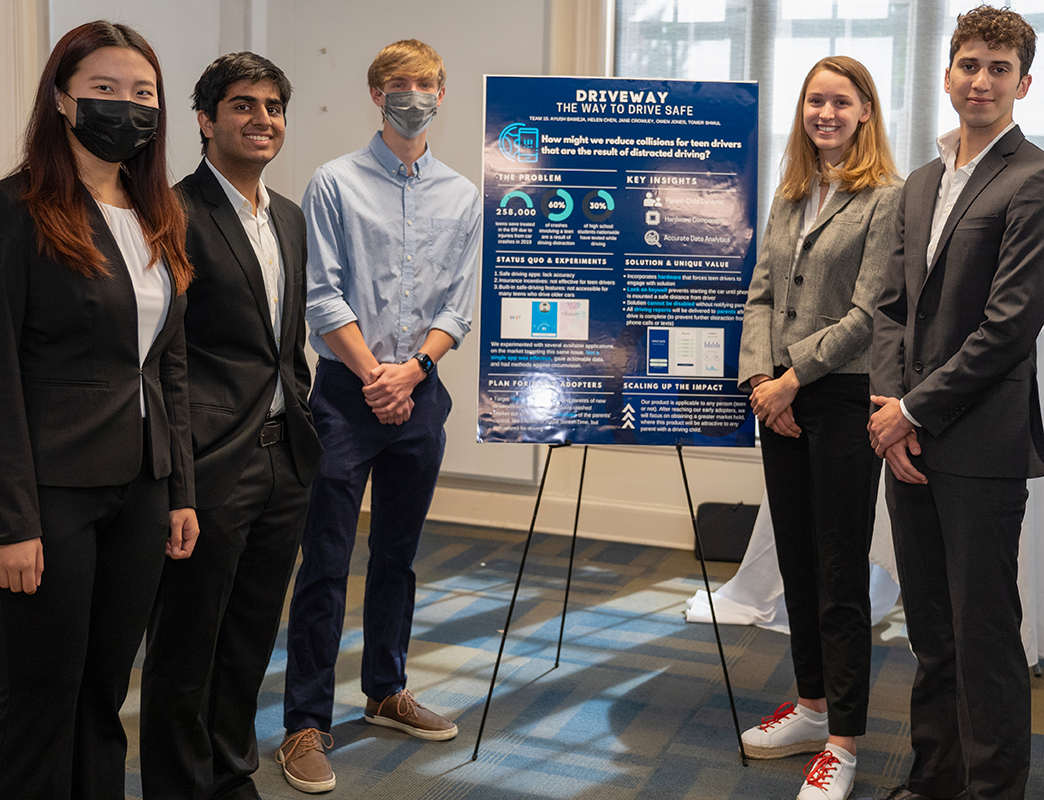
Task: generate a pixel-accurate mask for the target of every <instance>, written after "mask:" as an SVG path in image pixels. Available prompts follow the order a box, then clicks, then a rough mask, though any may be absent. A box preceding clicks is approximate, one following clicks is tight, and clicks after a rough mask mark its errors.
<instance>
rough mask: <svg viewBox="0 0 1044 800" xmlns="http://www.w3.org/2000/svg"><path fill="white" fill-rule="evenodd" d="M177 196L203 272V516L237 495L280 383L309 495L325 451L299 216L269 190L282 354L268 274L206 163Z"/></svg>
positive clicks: (197, 361) (191, 344)
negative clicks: (310, 358)
mask: <svg viewBox="0 0 1044 800" xmlns="http://www.w3.org/2000/svg"><path fill="white" fill-rule="evenodd" d="M176 189H177V190H178V191H179V192H180V193H181V197H182V199H183V202H184V204H185V209H186V211H187V213H188V240H187V250H188V254H189V258H190V259H191V261H192V264H193V266H194V268H195V271H196V277H195V280H193V282H192V285H191V286H190V287H189V291H188V298H189V302H188V311H187V312H186V314H185V336H186V340H187V345H188V366H189V396H190V409H191V413H192V441H193V449H194V451H195V467H196V486H197V487H198V489H197V493H196V495H197V501H198V507H199V508H203V509H206V508H214V507H215V506H218V505H220V504H221V503H223V502H224V501H225V500H226V499H227V498H228V496H229V495H230V494H231V492H232V488H233V487H234V486H235V485H236V482H237V481H238V480H239V476H240V475H241V474H242V472H243V468H244V467H245V466H246V463H247V458H248V457H249V455H250V452H251V450H252V448H254V447H256V446H257V443H258V438H259V437H260V435H261V428H262V426H263V425H264V423H265V418H266V417H267V415H268V411H269V408H270V406H271V403H272V394H273V393H274V392H275V386H276V381H277V380H281V381H282V383H283V396H284V397H285V398H286V424H287V434H288V437H289V441H290V450H291V453H292V454H293V459H294V465H295V467H296V470H297V477H298V479H299V480H300V481H301V483H302V485H304V486H308V485H310V484H311V482H312V478H313V477H314V476H315V472H316V469H317V468H318V466H319V456H320V455H321V453H322V447H321V446H320V445H319V439H318V437H317V436H316V434H315V429H314V428H313V427H312V416H311V413H310V412H309V410H308V403H307V400H308V389H309V386H310V384H311V373H310V371H309V369H308V362H307V361H306V360H305V354H304V345H305V322H304V307H305V297H304V267H305V253H306V243H305V242H306V240H305V224H304V216H303V215H302V214H301V209H300V208H298V207H297V205H296V204H295V203H293V202H291V201H290V200H287V199H286V198H285V197H283V196H281V195H278V194H276V193H275V192H272V191H271V190H269V197H270V199H271V205H270V206H269V211H270V214H271V219H272V222H273V224H274V226H275V231H276V238H277V239H278V240H279V249H280V251H281V253H282V256H283V269H284V271H285V276H286V285H285V287H284V290H283V305H282V330H281V331H280V332H279V335H280V337H281V342H282V344H281V347H280V348H279V349H278V350H277V349H276V338H275V336H276V335H275V332H274V331H273V330H272V322H271V316H270V314H269V311H268V302H267V298H266V292H265V284H264V279H263V277H262V275H261V265H260V264H258V261H257V257H256V256H255V254H254V249H253V247H251V245H250V240H249V239H248V238H247V235H246V232H245V231H244V230H243V223H242V222H240V220H239V217H238V216H237V214H236V210H235V209H234V208H233V207H232V204H231V203H230V202H229V201H228V197H227V196H226V194H225V191H224V189H222V188H221V184H220V183H218V181H217V178H215V177H214V174H213V173H212V172H211V171H210V168H209V167H208V166H207V165H206V164H205V163H203V162H200V165H199V167H198V168H197V169H196V171H195V173H193V174H192V175H189V176H187V177H186V178H185V179H184V180H183V181H182V182H181V183H179V184H178V185H177V187H176Z"/></svg>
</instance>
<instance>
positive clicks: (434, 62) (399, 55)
mask: <svg viewBox="0 0 1044 800" xmlns="http://www.w3.org/2000/svg"><path fill="white" fill-rule="evenodd" d="M400 76H401V77H404V78H415V79H416V78H434V79H435V80H436V82H437V83H438V85H439V88H440V89H441V88H442V87H443V86H445V85H446V65H445V64H443V63H442V57H441V56H440V55H439V54H438V53H436V52H435V50H434V49H433V48H431V47H429V46H428V45H426V44H424V42H419V41H417V40H416V39H403V40H401V41H398V42H394V43H392V44H390V45H388V46H387V47H385V48H384V49H383V50H381V52H379V53H378V54H377V58H375V59H374V60H373V63H372V64H370V69H369V70H368V71H367V73H366V79H367V81H369V84H370V88H371V89H381V88H383V87H384V84H385V82H386V81H387V80H388V79H389V78H395V77H400Z"/></svg>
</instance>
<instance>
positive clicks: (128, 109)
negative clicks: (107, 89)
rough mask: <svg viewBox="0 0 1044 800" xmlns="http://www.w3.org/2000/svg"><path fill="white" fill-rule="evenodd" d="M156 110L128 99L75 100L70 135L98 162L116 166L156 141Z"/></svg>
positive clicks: (85, 98)
mask: <svg viewBox="0 0 1044 800" xmlns="http://www.w3.org/2000/svg"><path fill="white" fill-rule="evenodd" d="M157 127H159V109H158V108H153V107H152V106H143V105H141V103H132V102H131V101H130V100H100V99H97V98H88V97H84V98H80V99H78V100H76V127H75V128H73V129H72V132H73V135H74V136H76V138H77V139H79V141H80V144H82V145H83V146H84V147H85V148H87V150H88V152H90V153H93V154H94V155H96V156H97V157H98V158H100V159H101V160H102V161H108V162H109V163H110V164H118V163H120V162H121V161H126V160H127V159H128V158H133V157H134V156H136V155H137V154H138V153H139V152H140V151H141V149H142V148H143V147H144V146H145V145H147V144H148V143H149V142H151V141H152V140H153V139H155V138H156V128H157Z"/></svg>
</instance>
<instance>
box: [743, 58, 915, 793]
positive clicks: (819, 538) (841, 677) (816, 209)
mask: <svg viewBox="0 0 1044 800" xmlns="http://www.w3.org/2000/svg"><path fill="white" fill-rule="evenodd" d="M894 173H895V166H894V164H893V162H892V157H891V154H890V152H889V148H888V140H887V138H886V135H885V131H884V124H883V121H882V116H881V108H880V103H879V101H878V97H877V90H876V88H875V86H874V82H873V78H871V77H870V73H869V72H867V70H866V68H865V67H864V66H863V65H862V64H860V63H859V62H858V61H855V60H854V59H851V58H847V57H845V56H836V57H832V58H826V59H823V60H822V61H820V62H819V63H818V64H816V65H815V66H814V67H813V68H812V70H811V71H810V72H809V74H808V76H807V77H806V78H805V82H804V85H803V86H802V87H801V95H800V96H799V99H798V106H797V112H796V114H795V117H794V125H793V128H792V130H791V134H790V140H789V141H788V143H787V150H786V155H785V157H784V170H783V181H782V184H781V186H780V188H779V190H778V191H777V193H776V197H775V199H774V201H773V203H772V211H771V212H770V215H769V222H768V226H767V227H766V229H765V237H764V240H763V244H762V247H761V253H760V254H759V258H758V263H757V265H756V266H755V268H754V275H753V277H752V279H751V285H750V291H749V294H748V299H747V304H746V307H745V309H744V322H743V337H742V340H741V344H740V359H739V381H740V387H741V388H746V389H747V390H748V391H750V392H751V401H750V402H751V406H752V407H753V409H754V413H755V414H757V417H758V419H759V420H760V422H761V450H762V461H763V463H764V469H765V487H766V490H767V493H768V500H769V510H770V512H771V514H772V526H773V529H774V531H775V537H776V551H777V556H778V559H779V568H780V572H781V574H782V576H783V586H784V595H785V600H786V606H787V613H788V616H789V619H790V632H791V651H792V656H793V662H794V672H795V675H796V677H797V686H798V703H797V705H794V704H792V703H784V704H783V705H781V706H780V707H779V708H778V709H777V710H776V712H775V713H774V714H772V715H770V716H768V717H765V718H764V719H763V720H762V722H761V724H760V725H758V726H756V727H754V728H751V729H750V730H748V731H746V732H745V733H744V734H743V743H744V749H745V751H746V753H747V755H748V756H751V757H752V758H781V757H783V756H788V755H792V754H795V753H806V752H808V753H815V754H816V755H815V756H813V758H812V759H811V760H810V761H809V763H808V765H807V767H806V769H805V774H806V780H805V783H804V785H803V786H802V787H801V790H800V793H799V794H798V799H799V800H843V798H844V797H846V796H847V794H848V792H849V791H850V790H851V785H852V781H853V779H854V776H855V766H856V739H855V737H857V736H861V735H862V734H863V733H865V732H866V716H867V701H868V697H869V692H870V652H871V643H870V593H869V580H870V570H869V561H868V554H869V549H870V538H871V533H872V529H873V516H874V505H875V502H876V497H877V484H878V478H879V475H880V468H881V467H880V461H879V460H878V459H877V457H876V456H875V455H874V452H873V449H872V448H871V447H870V446H869V445H868V444H867V436H866V424H867V420H868V418H869V407H870V405H869V397H870V391H869V380H868V377H867V373H868V372H869V368H870V340H871V336H872V325H871V321H872V317H873V311H874V304H875V303H876V300H877V294H878V291H879V290H880V286H881V280H882V276H883V270H884V267H885V263H886V261H887V255H888V252H887V251H888V246H889V242H890V240H891V236H892V233H893V230H894V227H895V225H894V222H895V212H896V208H897V205H898V201H899V193H900V192H899V188H900V185H901V183H902V182H901V181H900V180H898V179H897V178H896V177H895V174H894Z"/></svg>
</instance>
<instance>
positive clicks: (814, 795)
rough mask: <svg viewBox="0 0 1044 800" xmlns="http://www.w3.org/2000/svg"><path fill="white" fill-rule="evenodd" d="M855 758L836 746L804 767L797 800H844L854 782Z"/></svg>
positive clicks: (813, 758)
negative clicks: (803, 777)
mask: <svg viewBox="0 0 1044 800" xmlns="http://www.w3.org/2000/svg"><path fill="white" fill-rule="evenodd" d="M855 770H856V757H855V756H854V755H852V754H851V753H849V752H848V751H847V750H845V749H844V748H843V747H838V746H837V745H836V744H828V745H827V746H826V750H824V751H823V752H822V753H820V754H819V755H816V756H813V757H812V760H811V761H809V762H808V763H807V764H806V765H805V782H804V783H803V784H802V786H801V791H800V792H798V796H797V800H845V798H846V797H848V793H849V792H851V791H852V782H853V781H854V780H855Z"/></svg>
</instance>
